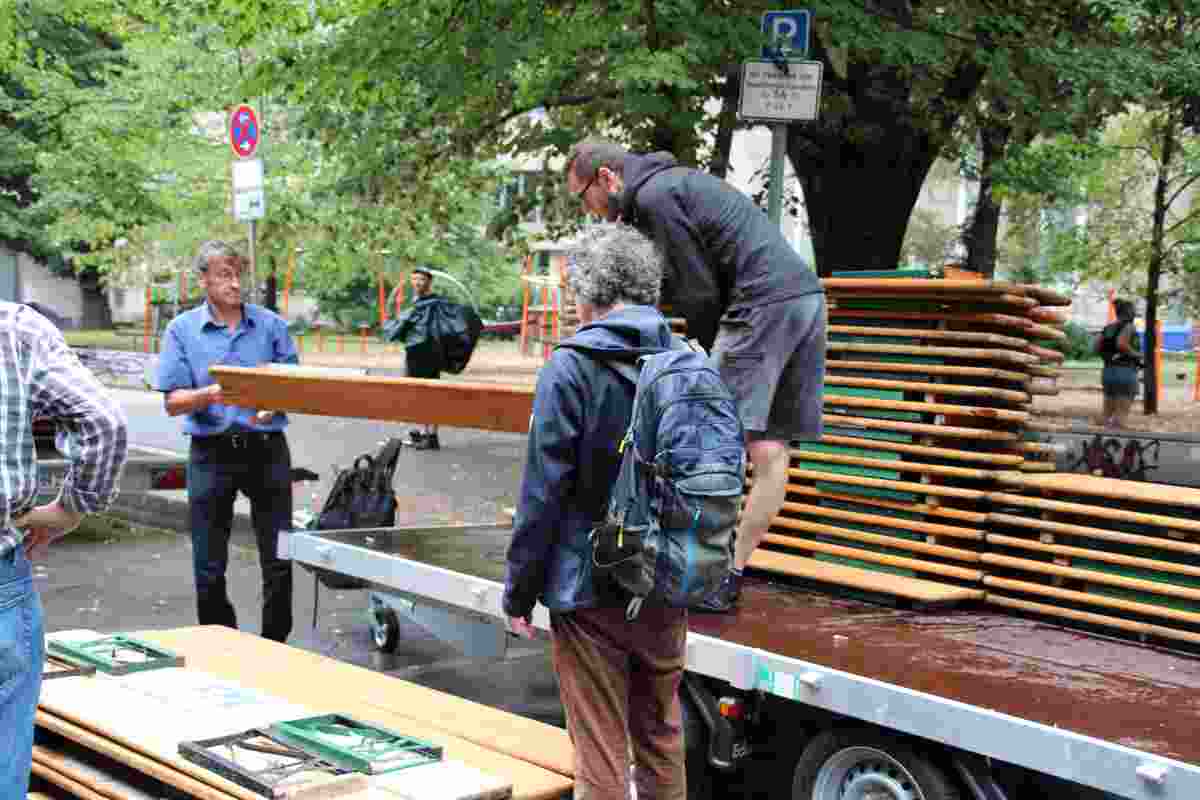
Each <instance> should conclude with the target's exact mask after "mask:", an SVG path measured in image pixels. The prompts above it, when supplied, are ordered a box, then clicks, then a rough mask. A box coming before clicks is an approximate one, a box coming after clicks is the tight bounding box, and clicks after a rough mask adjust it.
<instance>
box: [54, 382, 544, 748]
mask: <svg viewBox="0 0 1200 800" xmlns="http://www.w3.org/2000/svg"><path fill="white" fill-rule="evenodd" d="M115 392H116V394H117V396H118V397H119V398H120V400H121V403H122V405H123V406H124V408H125V409H126V412H127V413H128V416H129V420H130V429H131V441H132V443H134V444H137V445H140V446H143V447H152V448H156V449H159V450H166V451H172V452H179V453H184V454H186V452H187V445H188V442H187V438H186V437H185V436H183V434H182V433H181V432H180V428H181V420H179V419H171V418H168V417H167V415H166V413H165V412H164V411H163V408H162V398H161V396H160V395H158V394H156V393H152V392H141V391H130V390H115ZM403 435H407V428H406V427H404V426H399V425H394V424H387V423H379V422H372V421H366V420H346V419H332V418H327V417H315V416H295V417H293V418H292V420H291V423H290V426H289V429H288V440H289V443H290V445H291V449H292V458H293V463H294V465H295V466H298V467H300V466H302V467H307V468H308V469H311V470H312V471H314V472H316V473H318V475H319V476H320V480H319V481H317V482H310V483H298V484H297V495H296V507H297V508H301V507H303V506H305V505H309V504H311V505H312V506H314V507H317V508H319V506H320V504H321V502H322V501H323V500H324V497H325V494H326V493H327V492H328V489H329V486H330V485H331V483H332V480H333V476H334V475H335V473H336V469H337V468H338V467H344V466H347V465H349V464H350V463H352V462H353V460H354V458H355V457H356V456H358V455H360V454H362V453H366V452H374V451H376V450H378V448H379V447H380V445H381V444H382V443H383V442H384V441H386V440H387V438H388V437H391V436H403ZM440 438H441V441H442V449H441V450H440V451H436V452H429V451H415V450H412V449H409V448H405V449H404V450H403V451H402V452H401V454H400V463H399V466H398V468H397V471H396V480H395V487H396V492H397V494H398V496H399V497H400V503H401V507H400V511H399V514H398V523H399V524H401V525H422V526H423V525H437V524H454V523H461V522H487V523H491V522H494V521H495V520H496V518H497V516H498V514H499V513H500V512H501V510H502V509H503V508H505V507H507V506H512V505H513V504H514V502H515V495H516V490H517V487H518V484H519V481H520V474H521V466H522V463H523V459H524V437H523V436H520V435H515V434H502V433H491V432H484V431H472V430H450V429H444V430H443V431H442V432H441V435H440ZM175 499H176V500H178V501H179V503H180V509H181V512H182V511H183V510H184V509H185V508H186V496H185V494H184V493H178V495H177V496H176V498H175ZM239 505H241V506H242V507H243V508H244V509H247V510H248V507H247V505H246V504H245V502H244V501H240V503H239ZM191 558H192V554H191V542H190V540H189V538H188V537H187V536H186V535H182V534H174V533H168V532H157V531H156V532H152V533H147V532H146V531H145V530H144V529H130V528H128V526H124V525H120V524H118V525H116V526H111V525H109V526H104V525H98V524H95V523H91V522H90V523H89V524H88V526H87V529H85V530H81V531H80V532H77V533H76V534H74V535H72V536H69V537H67V538H65V539H63V540H61V541H60V542H59V543H57V544H56V545H55V547H54V549H53V550H52V553H51V557H50V558H49V560H48V561H47V562H45V563H44V564H39V565H38V566H37V568H36V569H37V571H36V582H37V585H38V587H39V589H40V591H41V596H42V602H43V606H44V608H45V612H46V627H47V629H48V630H50V631H56V630H67V629H77V628H85V629H90V630H98V631H105V632H116V631H137V630H147V629H163V628H176V627H182V626H187V625H194V624H196V617H195V593H194V590H193V585H192V568H191ZM293 576H294V580H295V607H294V608H295V624H294V627H293V633H292V636H291V638H290V639H289V643H290V644H292V645H294V646H297V647H302V648H304V649H308V650H312V651H314V652H320V653H323V654H326V655H329V656H332V657H335V658H338V659H340V660H343V661H347V662H349V663H353V664H357V665H359V666H362V667H366V668H368V669H372V670H376V671H380V672H385V673H389V674H394V675H397V676H398V677H403V678H405V679H407V680H411V681H414V682H417V683H421V684H424V685H427V686H431V687H433V688H438V689H441V690H444V691H448V692H451V693H454V694H458V695H460V696H463V697H468V698H471V699H473V700H476V701H478V702H482V703H486V704H488V705H491V706H495V707H499V708H506V709H509V710H511V711H514V712H516V713H521V714H525V715H528V716H531V717H534V718H536V719H541V720H543V721H547V722H551V723H553V724H560V725H561V724H563V721H562V711H561V706H560V705H559V702H558V694H557V686H556V684H555V680H554V675H553V670H552V667H551V665H550V660H549V657H548V654H547V653H546V651H545V648H544V646H541V645H539V644H537V643H534V644H527V645H523V646H520V647H515V648H510V651H509V653H508V654H507V656H506V657H505V658H503V659H466V658H462V657H461V656H460V654H459V653H458V652H457V651H455V650H454V649H453V648H451V647H449V646H448V645H445V644H443V643H442V642H440V641H438V640H437V639H436V638H434V637H433V636H432V635H431V634H430V633H429V632H428V631H426V630H424V629H422V628H420V627H418V626H417V625H415V624H411V623H402V627H401V636H400V645H399V646H398V648H397V650H396V651H395V652H394V653H381V652H379V651H378V650H377V649H376V648H375V647H374V645H373V644H372V642H371V636H370V626H369V625H368V621H367V620H368V615H367V608H368V593H367V592H366V591H363V590H356V591H333V590H330V589H327V588H323V587H322V588H320V589H319V590H318V588H317V586H316V582H315V580H314V578H313V577H312V575H311V574H310V573H308V572H307V571H305V570H304V569H303V568H301V567H299V566H296V567H293ZM228 579H229V586H230V596H231V598H232V600H233V603H234V606H235V608H236V609H237V612H238V622H239V627H241V628H242V629H243V630H247V631H252V632H257V631H258V629H259V618H260V617H259V610H260V603H261V593H260V577H259V570H258V561H257V551H256V549H255V547H254V545H253V541H252V539H251V538H250V537H248V536H243V535H235V536H234V540H233V543H232V546H231V558H230V566H229V572H228ZM314 602H315V603H316V605H317V611H316V619H315V625H314Z"/></svg>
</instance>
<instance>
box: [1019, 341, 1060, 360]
mask: <svg viewBox="0 0 1200 800" xmlns="http://www.w3.org/2000/svg"><path fill="white" fill-rule="evenodd" d="M1025 349H1026V350H1028V351H1029V352H1030V353H1031V354H1033V355H1035V356H1037V357H1038V358H1040V359H1042V360H1043V361H1049V362H1051V363H1053V364H1061V363H1062V362H1063V361H1065V360H1066V358H1067V356H1066V355H1065V354H1064V353H1063V352H1061V351H1059V350H1051V349H1050V348H1048V347H1038V346H1037V345H1036V344H1026V345H1025Z"/></svg>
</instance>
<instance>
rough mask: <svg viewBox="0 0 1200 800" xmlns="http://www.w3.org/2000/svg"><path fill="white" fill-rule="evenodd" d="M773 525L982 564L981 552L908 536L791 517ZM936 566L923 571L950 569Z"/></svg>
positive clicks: (785, 540)
mask: <svg viewBox="0 0 1200 800" xmlns="http://www.w3.org/2000/svg"><path fill="white" fill-rule="evenodd" d="M771 525H772V526H773V527H780V528H786V529H788V530H793V531H801V532H802V533H812V534H819V535H822V536H832V537H835V538H838V539H845V540H846V541H850V542H861V543H862V544H872V545H876V546H879V547H890V548H892V549H894V550H907V551H909V552H911V553H921V554H922V555H927V556H938V557H939V558H948V559H951V560H953V561H966V562H968V563H978V562H979V553H978V552H977V551H974V550H963V549H962V548H961V547H946V546H945V545H937V544H929V543H927V542H921V541H917V540H916V539H905V538H904V537H901V536H884V535H882V534H878V533H867V532H865V531H857V530H853V529H851V528H843V527H841V526H838V525H823V524H821V523H819V522H807V521H805V520H800V519H792V518H790V517H776V518H775V519H774V520H772V521H771ZM772 537H773V538H772ZM764 541H770V542H773V543H774V544H781V545H784V546H785V547H799V548H801V549H805V550H809V549H812V548H810V547H809V545H810V544H811V545H821V546H823V547H824V546H828V545H827V544H826V543H825V542H814V541H812V540H810V539H801V538H799V537H795V536H787V535H783V534H768V538H767V539H765V540H764ZM796 542H802V544H797V543H796ZM849 549H850V550H856V548H849ZM824 552H828V551H824ZM861 552H864V553H870V554H871V555H872V556H876V555H882V554H881V553H875V552H874V551H870V550H863V551H861ZM838 555H845V554H844V553H839V554H838ZM854 558H858V556H854ZM881 563H888V562H881ZM893 566H904V567H906V568H909V569H916V567H908V566H907V564H894V565H893ZM933 566H935V567H938V568H939V569H937V570H923V571H925V572H930V571H932V572H937V573H939V574H942V573H941V572H940V568H941V567H943V566H946V565H943V564H934V565H933ZM945 574H947V575H950V576H951V577H955V578H964V579H967V580H971V579H973V578H972V575H971V574H962V573H953V572H952V573H945Z"/></svg>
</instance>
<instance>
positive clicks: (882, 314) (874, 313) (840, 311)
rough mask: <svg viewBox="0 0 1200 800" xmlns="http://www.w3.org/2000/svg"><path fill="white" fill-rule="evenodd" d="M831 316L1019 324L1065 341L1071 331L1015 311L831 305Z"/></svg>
mask: <svg viewBox="0 0 1200 800" xmlns="http://www.w3.org/2000/svg"><path fill="white" fill-rule="evenodd" d="M829 316H830V317H848V318H863V319H865V318H868V317H871V318H875V319H881V320H883V319H904V320H915V321H927V322H942V321H945V322H952V323H968V324H970V325H973V326H979V325H990V326H992V327H996V328H1006V329H1010V328H1015V329H1016V330H1019V331H1022V332H1024V333H1028V334H1029V335H1030V336H1031V337H1033V338H1034V339H1055V340H1057V341H1065V340H1066V338H1067V334H1066V333H1065V332H1063V331H1060V330H1058V329H1057V328H1052V327H1050V326H1049V325H1041V324H1038V323H1036V322H1034V321H1033V320H1031V319H1029V318H1027V317H1018V316H1016V315H1013V314H971V313H962V312H953V311H947V312H945V313H941V314H935V313H932V312H929V311H887V310H883V309H873V310H856V309H853V308H831V309H829Z"/></svg>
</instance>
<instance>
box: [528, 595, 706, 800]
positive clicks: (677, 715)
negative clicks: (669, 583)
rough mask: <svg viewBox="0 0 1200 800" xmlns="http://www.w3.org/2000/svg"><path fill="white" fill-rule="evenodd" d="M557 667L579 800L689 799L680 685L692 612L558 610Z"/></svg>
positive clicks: (555, 630)
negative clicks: (634, 614)
mask: <svg viewBox="0 0 1200 800" xmlns="http://www.w3.org/2000/svg"><path fill="white" fill-rule="evenodd" d="M550 622H551V631H552V633H553V636H552V638H553V641H554V668H555V671H556V672H557V673H558V683H559V691H560V693H561V695H562V701H563V706H564V707H565V708H566V712H567V732H568V733H569V734H570V736H571V741H572V742H573V743H574V745H575V798H576V800H628V798H629V756H630V753H632V755H633V763H634V764H635V765H636V766H635V769H634V782H635V784H636V786H637V797H638V800H685V798H686V797H687V783H686V778H685V776H684V750H683V746H684V745H683V718H682V710H681V708H680V705H679V682H680V680H681V679H682V678H683V668H684V665H685V662H686V641H687V610H686V609H681V608H666V607H660V606H649V605H647V606H645V607H643V608H642V611H641V613H640V614H639V615H638V618H637V619H636V620H634V621H633V622H628V621H626V619H625V609H624V608H592V609H581V610H578V611H572V612H569V613H565V614H552V615H551V617H550Z"/></svg>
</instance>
